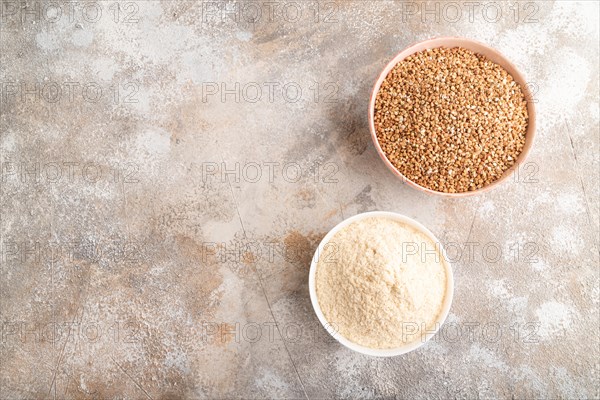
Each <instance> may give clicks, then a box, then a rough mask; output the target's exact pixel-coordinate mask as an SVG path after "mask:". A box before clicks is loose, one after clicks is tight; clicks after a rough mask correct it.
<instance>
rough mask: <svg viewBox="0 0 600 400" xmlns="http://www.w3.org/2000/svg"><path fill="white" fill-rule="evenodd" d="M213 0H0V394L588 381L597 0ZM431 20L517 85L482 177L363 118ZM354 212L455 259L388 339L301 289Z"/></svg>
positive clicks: (262, 391)
mask: <svg viewBox="0 0 600 400" xmlns="http://www.w3.org/2000/svg"><path fill="white" fill-rule="evenodd" d="M223 4H224V3H222V2H202V1H177V2H175V1H135V2H133V1H132V2H126V1H125V2H121V3H115V2H113V1H99V2H93V1H92V2H86V3H84V2H80V3H73V2H68V3H67V2H61V1H59V2H55V3H53V2H42V3H40V2H31V1H28V2H25V1H4V0H3V1H2V2H1V3H0V6H2V8H1V10H2V13H1V15H0V16H1V18H2V19H1V20H0V23H1V25H0V82H2V86H1V87H0V89H1V93H0V95H1V103H0V105H1V111H0V114H1V115H0V133H1V138H0V150H1V154H0V161H1V168H2V169H1V171H2V186H1V194H0V207H1V211H2V214H1V221H0V222H1V224H0V228H1V238H0V239H1V244H2V248H1V250H2V251H1V255H2V259H1V260H2V263H1V268H0V291H1V293H0V299H1V301H0V320H1V323H2V325H1V326H2V331H1V341H0V398H1V399H16V398H57V399H69V398H82V399H113V398H114V399H116V398H120V399H121V398H125V399H140V398H152V399H172V398H240V397H245V398H310V399H314V398H331V397H334V396H336V397H347V398H356V397H362V398H374V397H379V398H380V397H397V398H406V399H414V398H427V399H429V398H475V397H481V398H510V397H511V396H514V397H516V398H525V397H527V398H532V397H553V398H556V397H561V398H598V397H600V392H599V391H600V386H599V383H598V382H599V379H600V367H599V364H598V359H600V341H599V336H598V335H599V334H598V332H599V329H600V326H599V318H600V315H599V307H600V304H599V270H598V268H599V255H598V241H599V213H600V212H599V210H600V206H599V196H600V194H599V188H598V181H599V172H598V171H599V169H600V168H599V152H600V149H599V136H598V135H599V133H598V124H599V120H598V118H599V111H598V107H599V105H598V93H599V84H598V73H599V70H598V63H599V52H598V42H599V34H598V15H599V9H598V2H596V1H587V2H583V3H574V2H570V1H557V2H553V1H540V2H520V3H512V2H510V3H509V2H475V3H473V2H471V3H469V2H456V3H452V5H446V3H443V2H427V3H422V2H409V3H403V2H394V1H337V2H321V3H318V5H317V3H314V2H310V1H288V2H280V1H278V0H274V1H273V2H271V3H269V2H267V1H264V2H263V1H257V2H243V3H229V5H228V6H227V9H226V12H224V13H223V15H221V14H219V11H218V10H219V8H218V7H222V6H223ZM232 10H233V11H232ZM236 10H237V11H236ZM258 12H260V14H258ZM438 35H458V36H466V37H470V38H473V39H477V40H480V41H482V42H485V43H488V44H490V45H492V46H494V47H495V48H497V49H499V50H500V51H501V52H503V53H504V54H505V55H506V56H508V58H510V59H511V60H513V61H514V63H515V64H516V65H517V66H518V68H520V69H521V71H522V72H523V73H524V74H525V76H526V77H527V79H528V81H529V82H530V84H531V87H532V89H533V90H534V92H535V100H536V101H537V108H538V121H539V125H538V126H539V128H538V140H537V143H536V145H535V148H534V150H533V152H532V154H531V157H530V160H529V161H530V162H529V163H528V164H526V165H523V166H522V168H521V171H520V173H519V174H518V175H515V178H514V179H513V180H511V181H509V182H507V183H506V184H504V185H503V186H501V187H499V188H497V189H496V190H494V191H493V192H491V193H489V194H485V195H482V196H478V197H472V198H468V199H462V200H448V199H439V198H434V197H429V196H426V195H424V194H421V193H418V192H416V191H415V190H412V189H411V188H409V187H407V186H405V185H402V184H400V183H399V182H398V181H397V180H396V178H395V177H394V176H393V174H392V173H391V172H389V171H388V170H387V169H386V168H385V166H384V165H383V163H382V162H381V161H380V160H379V159H378V156H377V154H376V152H375V150H374V147H373V145H372V143H371V142H370V136H369V131H368V127H367V113H366V109H367V102H368V97H369V94H370V89H371V87H372V85H373V83H374V81H375V79H376V76H377V74H378V72H379V71H380V70H381V69H382V68H383V66H384V65H385V64H386V63H387V62H388V61H389V59H391V58H392V57H393V56H394V55H395V54H396V53H397V52H399V51H400V50H401V49H403V48H404V47H406V46H408V45H409V44H411V43H413V42H415V41H419V40H422V39H426V38H429V37H433V36H438ZM369 210H389V211H396V212H400V213H403V214H406V215H408V216H411V217H414V218H416V219H417V220H419V221H420V222H422V223H423V224H425V225H426V226H428V227H429V228H430V229H431V230H432V231H433V232H434V233H435V234H436V235H437V236H438V237H440V239H441V240H442V241H443V242H444V243H446V245H447V246H448V247H449V250H450V254H451V257H452V258H453V261H454V270H455V279H456V291H455V299H454V303H453V306H452V309H451V313H450V316H449V318H448V321H447V323H446V325H445V326H444V327H443V329H442V331H441V332H440V334H438V335H437V337H436V339H435V340H434V341H432V342H430V343H428V344H427V345H426V346H424V347H422V348H421V349H419V350H418V351H415V352H413V353H410V354H408V355H405V356H402V357H396V358H391V359H377V358H370V357H366V356H361V355H358V354H355V353H352V352H351V351H349V350H346V349H345V348H343V347H341V346H340V345H339V344H337V342H336V341H335V340H334V339H332V338H331V337H330V336H328V334H327V332H326V331H325V330H324V329H322V328H321V326H320V325H319V322H318V320H317V319H316V317H315V315H314V312H313V311H312V308H311V304H310V300H309V296H308V286H307V276H308V267H309V261H310V259H311V257H312V253H313V251H314V249H315V247H316V245H317V243H318V241H319V240H320V238H321V237H322V236H323V235H324V234H325V233H326V232H327V231H328V230H329V229H331V228H332V227H333V226H334V225H335V224H337V223H338V222H340V221H341V220H342V219H344V218H347V217H349V216H351V215H354V214H356V213H359V212H364V211H369Z"/></svg>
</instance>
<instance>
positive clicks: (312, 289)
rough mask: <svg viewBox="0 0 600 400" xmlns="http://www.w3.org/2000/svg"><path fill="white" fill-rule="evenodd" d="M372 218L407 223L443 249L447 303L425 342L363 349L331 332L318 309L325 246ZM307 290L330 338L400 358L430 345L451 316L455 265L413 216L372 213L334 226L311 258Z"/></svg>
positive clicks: (352, 347) (369, 352) (371, 353)
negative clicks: (320, 262)
mask: <svg viewBox="0 0 600 400" xmlns="http://www.w3.org/2000/svg"><path fill="white" fill-rule="evenodd" d="M371 217H384V218H391V219H393V220H396V221H400V222H403V223H406V224H407V225H409V226H411V227H413V228H415V229H416V230H418V231H419V232H422V233H423V234H425V235H426V236H427V237H428V238H429V239H431V240H433V242H434V243H437V244H439V246H440V248H439V249H440V252H441V253H442V257H444V260H445V261H446V262H445V263H444V264H445V266H446V295H445V297H444V302H443V304H442V311H441V312H440V315H439V317H438V319H437V320H436V324H435V330H432V331H431V332H427V334H426V335H425V340H423V339H420V340H415V341H413V342H410V343H408V344H406V345H404V346H401V347H398V348H393V349H374V348H370V347H366V346H361V345H359V344H356V343H354V342H351V341H350V340H348V339H346V338H345V337H343V336H342V335H341V334H339V333H338V332H331V330H330V329H328V327H331V325H330V324H329V322H328V321H327V319H326V318H325V316H324V315H323V312H322V311H321V307H320V306H319V302H318V300H317V291H316V284H315V277H316V272H317V261H318V258H319V254H320V253H321V252H322V251H323V247H324V246H325V245H326V244H327V243H328V242H329V240H331V238H332V237H333V235H335V234H336V233H337V232H339V231H340V230H341V229H343V228H345V227H346V226H348V225H350V224H351V223H353V222H356V221H358V220H361V219H365V218H371ZM308 287H309V293H310V301H311V303H312V306H313V309H314V310H315V314H317V318H318V319H319V322H321V325H323V328H325V330H326V331H327V332H328V333H329V334H330V335H331V336H333V338H334V339H336V340H337V341H338V342H340V343H341V344H342V345H344V346H345V347H347V348H349V349H350V350H354V351H356V352H358V353H362V354H366V355H369V356H376V357H393V356H398V355H401V354H406V353H408V352H410V351H413V350H416V349H418V348H419V347H421V346H422V345H424V344H425V343H427V342H428V341H429V339H431V338H432V337H433V336H434V335H435V334H436V333H437V332H438V331H439V329H440V327H441V326H442V325H443V323H444V321H445V320H446V317H447V316H448V313H449V312H450V306H451V304H452V298H453V297H454V277H453V273H452V265H451V263H450V261H449V259H448V257H447V254H446V252H445V250H444V247H443V245H442V244H441V242H440V241H439V240H438V239H437V238H436V237H435V235H434V234H433V233H431V231H429V229H427V228H426V227H425V226H423V225H422V224H421V223H420V222H418V221H416V220H414V219H412V218H410V217H407V216H406V215H402V214H398V213H395V212H391V211H370V212H365V213H361V214H357V215H354V216H352V217H349V218H346V219H345V220H343V221H342V222H340V223H339V224H337V225H336V226H335V227H333V228H332V229H331V230H330V231H329V232H328V233H327V235H325V237H324V238H323V240H321V242H320V243H319V246H318V247H317V250H316V251H315V254H314V255H313V258H312V261H311V264H310V272H309V275H308Z"/></svg>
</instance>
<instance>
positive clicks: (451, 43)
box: [369, 37, 535, 197]
mask: <svg viewBox="0 0 600 400" xmlns="http://www.w3.org/2000/svg"><path fill="white" fill-rule="evenodd" d="M436 47H448V48H452V47H462V48H465V49H467V50H470V51H473V52H475V53H479V54H482V55H484V56H486V57H487V58H488V59H490V60H491V61H493V62H495V63H496V64H498V65H500V66H502V68H504V69H505V70H506V71H507V72H508V73H509V74H510V75H511V76H512V77H513V79H514V80H515V81H516V82H517V83H518V84H519V85H520V86H521V89H522V90H523V93H524V94H525V98H526V99H527V112H528V114H529V121H528V126H527V133H526V139H525V147H524V148H523V151H522V152H521V154H520V155H519V157H518V158H517V162H516V163H515V164H514V165H513V166H512V167H511V168H509V169H508V170H507V171H506V172H505V173H504V175H502V177H501V178H500V179H498V180H496V181H495V182H493V183H492V184H490V185H488V186H485V187H483V188H481V189H477V190H473V191H470V192H463V193H444V192H438V191H435V190H431V189H428V188H426V187H423V186H421V185H419V184H417V183H415V182H413V181H411V180H410V179H408V178H406V177H405V176H404V175H402V174H401V173H400V171H398V170H397V169H396V167H394V166H393V165H392V163H391V162H390V161H389V160H388V159H387V157H386V155H385V153H384V152H383V150H382V149H381V146H380V145H379V140H377V134H376V132H375V120H374V114H375V98H376V96H377V92H379V88H380V87H381V84H382V83H383V81H384V80H385V78H386V77H387V75H388V73H389V72H390V71H391V70H392V68H394V66H395V65H396V64H398V63H399V62H400V61H402V60H404V59H405V58H406V57H408V56H410V55H411V54H414V53H418V52H420V51H423V50H426V49H433V48H436ZM534 102H535V101H534V98H533V96H532V94H531V92H530V90H529V88H528V86H527V82H526V81H525V78H524V77H523V75H521V73H520V72H519V71H518V70H517V68H516V67H515V66H514V65H513V64H512V63H511V62H510V61H508V60H507V59H506V58H505V57H504V56H503V55H502V54H500V53H499V52H498V51H496V50H494V49H492V48H491V47H488V46H486V45H485V44H482V43H479V42H476V41H474V40H470V39H465V38H460V37H440V38H435V39H429V40H425V41H424V42H419V43H416V44H413V45H412V46H410V47H408V48H406V49H404V50H403V51H402V52H400V54H398V55H397V56H396V57H394V58H393V59H392V61H390V62H389V64H388V65H387V66H386V67H385V68H384V69H383V71H382V72H381V74H380V75H379V78H378V79H377V82H376V83H375V87H374V88H373V93H372V94H371V100H370V101H369V129H370V130H371V137H372V138H373V143H374V144H375V148H376V149H377V152H378V153H379V156H380V157H381V159H382V160H383V162H384V163H385V165H387V167H388V168H389V169H390V170H391V171H392V172H393V173H394V174H395V175H396V176H397V177H399V178H400V179H402V181H403V182H406V183H407V184H409V185H410V186H412V187H414V188H416V189H419V190H421V191H424V192H427V193H430V194H434V195H441V196H446V197H465V196H472V195H475V194H479V193H483V192H487V191H488V190H492V189H493V188H495V187H496V186H498V185H500V184H501V183H502V182H504V181H506V180H507V179H508V178H509V177H510V176H511V175H512V174H513V172H514V171H515V170H516V169H517V168H518V167H519V165H520V164H521V163H523V162H525V159H526V158H527V156H528V155H529V151H530V150H531V147H532V146H533V140H534V136H535V107H534Z"/></svg>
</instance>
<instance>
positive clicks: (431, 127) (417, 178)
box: [373, 47, 529, 193]
mask: <svg viewBox="0 0 600 400" xmlns="http://www.w3.org/2000/svg"><path fill="white" fill-rule="evenodd" d="M528 119H529V116H528V111H527V101H526V97H525V95H524V92H523V89H522V88H521V87H520V85H519V84H518V83H517V82H515V80H514V79H513V77H512V76H511V75H510V74H509V73H508V72H507V71H506V70H505V69H504V68H502V67H501V66H500V65H498V64H496V63H494V62H492V61H490V60H489V59H488V58H486V57H485V56H483V55H481V54H476V53H474V52H472V51H470V50H467V49H464V48H461V47H454V48H444V47H438V48H433V49H427V50H424V51H420V52H417V53H414V54H412V55H410V56H408V57H406V58H405V59H403V60H402V61H400V62H399V63H398V64H396V65H395V66H394V67H393V69H392V70H391V71H390V72H389V74H388V75H387V77H386V78H385V80H384V81H383V83H382V84H381V87H380V88H379V91H378V92H377V95H376V99H375V108H374V115H373V120H374V125H375V133H376V135H377V141H378V142H379V145H380V147H381V150H382V151H383V152H384V153H385V156H386V157H387V159H388V160H389V161H390V163H391V164H392V165H393V166H394V167H395V168H396V169H397V170H398V172H400V173H401V174H402V175H403V176H404V177H406V178H407V179H409V180H411V181H412V182H414V183H416V184H418V185H420V186H422V187H425V188H428V189H431V190H433V191H437V192H445V193H463V192H469V191H474V190H478V189H481V188H483V187H485V186H488V185H490V184H491V183H493V182H495V181H497V180H498V179H500V178H501V177H502V176H503V175H504V173H505V172H506V171H507V170H508V169H509V168H511V167H512V166H513V165H514V164H515V162H516V160H517V158H518V156H519V155H520V153H521V152H522V151H523V149H524V146H525V138H526V132H527V125H528Z"/></svg>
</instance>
